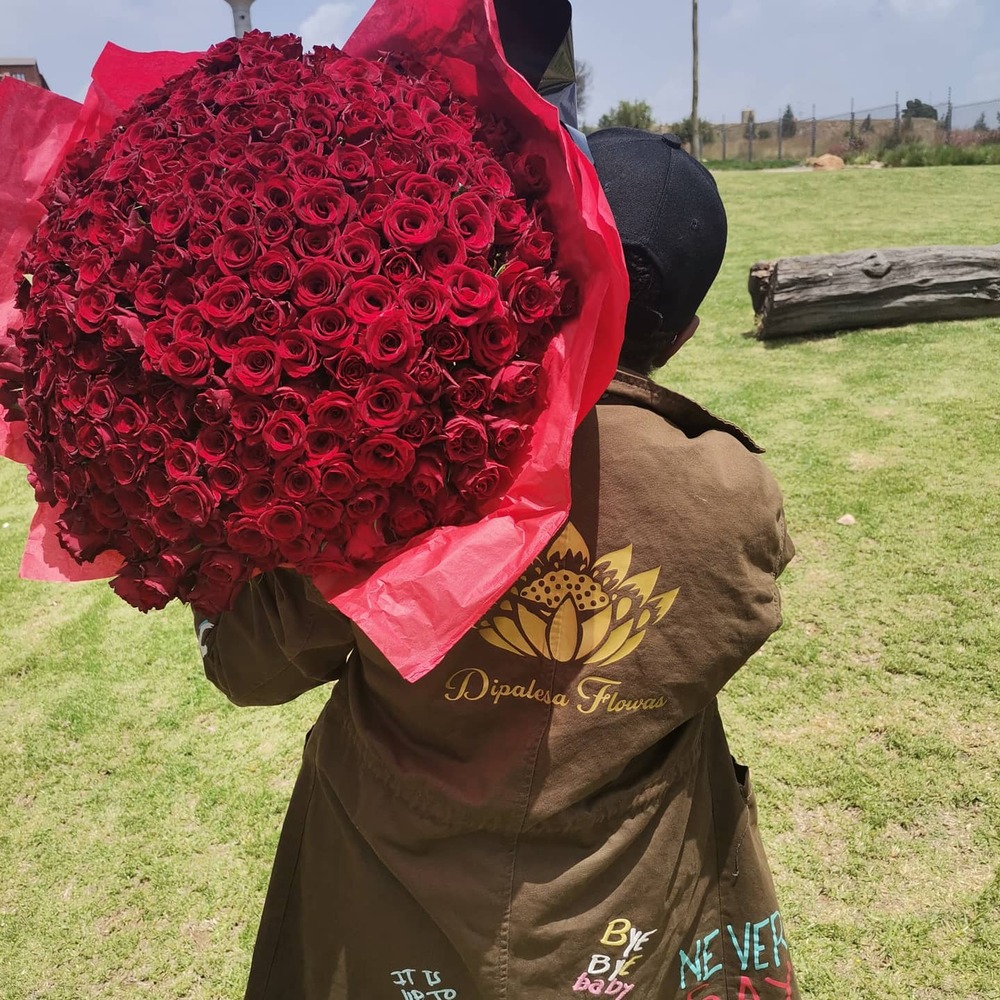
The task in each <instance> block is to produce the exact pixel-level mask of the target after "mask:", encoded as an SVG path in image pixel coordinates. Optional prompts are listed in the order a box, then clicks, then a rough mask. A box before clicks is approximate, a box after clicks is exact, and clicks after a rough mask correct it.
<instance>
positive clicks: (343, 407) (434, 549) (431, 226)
mask: <svg viewBox="0 0 1000 1000" xmlns="http://www.w3.org/2000/svg"><path fill="white" fill-rule="evenodd" d="M468 4H469V0H449V2H448V3H447V4H444V7H447V8H448V9H438V8H437V7H435V8H434V10H427V11H414V10H410V9H409V8H408V9H407V10H406V12H405V15H404V14H403V12H402V11H401V9H398V8H397V7H394V5H393V2H392V0H380V2H379V3H376V4H375V6H374V7H373V8H372V11H371V12H370V13H369V15H368V16H367V17H366V19H365V21H364V22H363V23H362V25H361V27H360V28H359V29H358V31H357V32H356V34H355V36H354V37H352V39H351V42H350V43H349V45H348V46H347V49H348V52H349V54H346V53H345V52H341V51H339V50H337V49H334V48H331V47H319V48H317V49H316V50H314V51H313V52H312V53H308V54H303V52H302V48H301V43H300V41H299V39H297V38H295V37H294V36H282V37H278V38H274V37H270V36H267V35H264V34H262V33H259V32H253V33H250V34H248V35H246V36H244V38H243V39H242V40H240V41H236V40H231V41H229V42H226V43H223V44H222V45H219V46H216V47H215V48H213V49H212V50H210V51H209V52H208V53H207V54H204V55H201V56H197V55H192V56H184V55H182V54H171V53H162V54H154V55H155V58H154V57H145V56H143V57H140V56H138V55H137V56H131V55H130V54H127V53H124V52H123V50H113V49H110V50H109V52H107V53H106V54H105V56H104V57H102V61H109V64H108V65H106V66H105V67H104V68H103V69H102V67H101V64H99V66H98V68H97V69H96V70H95V86H94V88H92V91H91V94H90V95H89V96H88V101H87V103H86V104H85V106H84V108H83V109H82V111H81V113H80V114H79V116H78V117H77V119H76V120H75V121H73V120H71V115H70V114H69V113H68V112H67V111H66V109H65V108H64V107H63V105H62V104H57V105H54V109H48V111H47V113H46V114H45V115H42V114H39V115H38V116H37V117H36V118H35V119H34V120H33V127H34V128H35V129H36V131H37V132H38V133H39V135H38V136H37V137H35V139H34V143H35V147H34V149H33V151H32V152H31V154H30V155H29V154H26V155H24V156H23V157H22V160H21V161H20V166H19V168H18V169H19V170H20V174H16V172H14V171H13V169H11V179H12V181H13V182H14V187H15V188H16V187H17V185H18V184H20V189H21V190H22V191H23V192H24V197H25V203H26V204H28V203H30V204H31V205H32V206H38V207H37V208H36V207H32V209H31V211H22V212H21V215H20V216H18V214H17V212H16V211H15V212H13V213H12V212H10V211H5V206H4V205H2V204H0V279H2V278H3V272H4V269H5V268H8V269H9V268H11V267H13V266H14V265H15V263H16V273H15V277H17V278H19V283H18V286H17V294H16V301H15V303H14V305H15V306H16V307H17V308H16V310H15V311H14V312H13V315H11V316H10V320H12V321H9V322H8V324H7V325H8V332H7V334H6V335H4V333H3V330H2V327H3V326H4V323H3V320H4V318H5V317H4V312H5V307H4V303H3V301H0V418H3V417H5V419H6V423H4V421H3V420H2V419H0V453H5V454H8V455H10V456H11V457H15V458H18V459H19V460H25V461H27V464H28V465H29V480H30V482H31V483H32V485H33V487H34V489H35V494H36V498H37V500H38V502H39V512H38V515H37V516H36V521H35V525H34V526H33V529H32V535H31V537H30V538H29V545H28V548H27V550H26V558H25V566H24V567H23V568H22V572H25V571H27V575H34V576H42V577H46V576H47V577H49V578H54V577H58V578H62V579H71V578H86V577H96V576H111V575H113V576H114V579H113V581H112V586H113V587H114V589H115V590H116V591H117V592H118V593H119V594H120V595H121V596H122V597H123V598H125V599H126V600H128V601H129V602H130V603H132V604H134V605H135V606H137V607H140V608H142V609H143V610H148V609H150V608H154V607H161V606H163V605H164V604H165V603H167V602H168V601H169V600H170V599H171V598H173V597H179V598H181V599H182V600H185V601H190V602H192V603H195V604H197V605H198V606H199V607H202V608H204V609H205V610H207V611H209V612H217V611H220V610H223V609H225V608H226V607H228V606H229V605H230V604H231V602H232V600H233V598H234V596H235V594H236V593H237V591H238V589H239V588H240V586H241V585H242V584H243V583H244V582H245V581H246V580H247V579H248V578H249V577H251V576H252V575H254V574H255V573H258V572H262V571H266V570H268V569H270V568H273V567H275V566H278V565H289V566H293V567H295V568H297V569H299V570H300V571H302V572H304V573H306V574H308V575H309V576H310V577H312V579H313V580H314V581H315V582H316V583H317V585H318V586H319V587H320V589H321V590H322V591H323V593H324V594H325V595H326V596H327V597H328V599H330V600H333V601H336V603H337V604H338V606H340V607H341V608H342V609H343V610H344V611H345V612H347V613H348V614H349V615H350V616H351V617H352V618H353V619H354V620H355V621H356V622H358V623H359V624H360V625H361V626H362V627H363V628H366V630H367V631H368V632H369V634H370V635H371V636H372V637H373V639H374V640H375V641H376V642H377V643H378V644H379V645H381V646H382V648H383V650H384V651H385V652H386V653H387V655H389V656H390V658H391V659H393V661H394V662H396V664H397V666H399V667H400V668H401V669H402V670H403V672H404V673H406V674H407V675H408V676H411V679H415V676H419V674H420V673H422V672H424V671H425V670H426V669H427V666H428V665H429V664H428V661H430V663H432V662H433V657H435V655H436V652H443V651H444V650H445V649H447V648H448V646H449V645H450V644H451V643H452V642H453V641H454V640H455V639H456V638H457V637H458V635H459V634H461V632H462V631H464V629H465V628H467V627H468V626H469V624H470V623H471V622H472V621H473V620H474V619H475V618H476V616H478V615H479V614H480V613H481V611H482V610H483V608H484V607H486V606H488V604H489V603H491V602H492V600H493V599H494V598H495V597H496V596H497V594H498V593H499V592H501V591H502V590H503V589H504V588H505V587H506V586H507V585H508V584H509V581H510V580H511V579H513V578H515V577H516V576H517V574H518V573H519V572H520V571H521V570H522V569H523V567H524V565H526V564H527V562H529V561H530V559H531V558H532V557H533V556H534V554H535V553H536V552H537V550H538V549H539V548H540V547H541V546H542V545H543V544H544V543H545V542H546V541H547V540H548V538H549V537H550V536H551V534H552V533H553V531H554V530H555V529H556V528H557V527H558V524H559V522H560V521H561V519H562V517H563V516H564V515H565V509H566V505H567V502H568V482H567V475H566V473H567V466H568V448H569V440H570V436H571V432H572V425H573V423H575V419H576V418H577V417H578V415H579V414H580V413H581V411H584V410H585V409H586V408H587V407H589V405H590V404H591V403H592V402H593V401H594V399H596V396H597V394H599V392H600V391H601V389H602V388H603V386H604V385H605V384H606V382H607V379H608V378H609V377H610V373H611V370H612V369H613V363H614V357H615V356H616V354H617V337H620V326H619V324H620V319H621V316H620V314H621V312H622V311H623V304H624V280H623V277H624V276H623V272H622V268H621V263H620V254H619V253H618V247H617V245H616V243H615V240H614V233H613V229H612V227H611V226H610V225H609V222H608V217H607V211H606V205H603V203H602V202H600V201H599V199H600V191H599V187H598V186H597V184H596V179H595V178H594V177H593V175H592V173H591V174H589V175H588V174H587V173H586V170H588V169H589V167H585V166H583V165H582V162H581V161H582V158H581V157H579V154H578V153H577V151H576V150H575V148H574V147H573V146H572V143H571V142H569V141H568V140H567V139H566V138H565V137H561V138H558V131H555V130H554V128H553V125H552V124H550V123H548V122H546V121H543V120H542V118H543V116H542V115H540V114H538V112H537V110H536V112H535V113H534V114H527V115H526V114H525V110H526V106H527V105H529V104H530V102H531V101H535V100H537V99H536V98H535V95H533V94H530V92H529V93H527V94H526V93H525V92H524V88H525V87H526V85H525V84H524V81H523V80H521V78H520V77H517V76H516V74H512V73H511V71H510V70H509V67H507V66H506V64H505V63H504V62H503V60H502V57H500V55H499V52H498V50H497V47H496V26H495V22H494V21H493V20H492V8H491V5H490V4H488V3H485V4H484V3H482V2H481V0H472V3H471V10H465V11H464V14H465V15H466V17H465V20H464V21H462V19H459V18H457V16H456V15H457V14H458V13H459V11H458V8H464V7H465V6H467V5H468ZM452 8H455V9H452ZM460 22H461V23H463V24H464V25H465V27H464V28H462V30H461V31H459V30H458V28H455V27H453V26H454V25H456V24H459V23H460ZM470 25H471V27H472V31H471V33H470V30H469V26H470ZM387 51H397V52H401V53H407V52H418V53H420V55H421V57H422V58H423V57H424V56H427V58H423V61H422V62H418V61H416V60H415V59H414V58H413V56H411V55H405V54H404V55H400V56H393V55H386V54H385V53H386V52H387ZM111 63H114V65H111ZM178 70H180V73H179V75H177V73H178ZM142 80H146V81H147V84H146V85H145V86H142V85H141V81H142ZM164 81H165V82H164ZM157 84H158V85H157ZM3 86H8V85H7V84H4V85H0V87H3ZM6 93H14V92H13V91H11V90H10V89H8V90H2V89H0V97H2V95H3V94H6ZM19 95H20V92H17V93H16V94H15V98H14V103H15V104H16V102H17V100H22V99H23V98H22V97H21V96H19ZM33 99H34V98H33ZM46 100H48V98H46ZM61 100H62V99H56V101H61ZM2 103H3V102H2V100H0V104H2ZM63 103H64V104H67V105H68V104H69V102H63ZM537 107H538V105H536V108H537ZM541 107H546V106H545V105H541ZM53 110H54V111H55V112H56V113H55V114H52V111H53ZM553 114H554V112H553ZM43 120H46V121H48V122H49V123H50V124H49V125H47V126H45V127H43V126H42V124H41V122H42V121H43ZM45 128H48V131H45ZM556 128H557V126H556ZM81 135H82V136H83V137H84V140H85V141H81V142H77V143H75V144H74V142H73V141H72V140H73V139H74V138H78V137H80V136H81ZM553 136H555V137H557V139H558V141H557V142H556V143H553ZM60 146H61V147H62V151H61V152H60V151H59V147H60ZM47 147H52V148H47ZM67 151H68V152H67ZM43 153H44V155H43ZM15 160H16V157H15ZM48 162H51V164H52V166H51V167H50V168H49V170H48V176H49V179H48V183H44V182H45V176H44V172H43V171H41V170H40V166H44V165H45V164H46V163H48ZM2 174H3V168H0V181H3V180H4V178H3V176H2ZM39 175H41V176H39ZM38 181H41V182H43V183H42V184H41V187H37V186H36V182H38ZM8 190H10V188H8ZM32 191H40V192H41V193H40V194H35V195H32V194H31V192H32ZM595 199H596V201H595ZM39 202H40V205H39V204H38V203H39ZM32 213H33V214H32ZM25 219H28V222H27V223H26V221H25ZM11 220H13V221H11ZM35 223H37V225H34V224H35ZM31 226H34V232H33V234H31V236H30V240H27V243H26V245H25V242H26V241H25V237H26V236H27V235H29V232H30V228H31ZM26 229H27V230H28V232H25V230H26ZM8 237H9V238H8ZM4 244H6V249H4ZM22 248H23V252H21V253H20V255H19V256H17V255H16V254H15V251H19V250H22ZM609 250H610V251H611V254H609V253H608V251H609ZM8 273H9V272H8ZM584 279H587V280H586V281H584ZM0 298H2V297H0ZM8 314H9V310H8ZM601 329H604V330H605V331H607V330H610V337H609V338H608V342H607V344H606V345H604V351H603V354H602V355H601V358H602V360H601V363H600V364H597V363H596V362H597V356H598V352H597V351H596V350H595V341H598V337H599V332H600V330H601ZM574 333H575V335H576V339H574ZM616 335H617V337H616ZM605 336H606V337H607V333H606V334H605ZM598 343H599V341H598ZM574 361H575V362H576V363H577V364H580V363H581V362H582V364H583V367H582V368H580V369H578V370H576V371H575V372H574V370H573V369H572V367H571V363H572V362H574ZM5 411H6V412H5ZM54 538H58V541H59V546H60V549H61V550H62V554H60V551H59V550H58V549H56V548H54V547H53V544H52V543H53V539H54ZM67 555H68V556H71V557H72V560H70V559H69V558H67ZM484 557H486V558H485V559H484ZM76 564H81V565H82V569H74V568H73V567H74V566H75V565H76ZM88 567H89V569H88ZM375 568H378V570H379V571H378V573H377V574H375V575H373V572H372V571H373V570H374V569H375ZM456 568H457V571H456ZM436 581H437V582H440V581H444V593H441V591H440V589H439V590H438V591H437V592H435V582H436ZM390 592H391V597H390V598H389V599H390V602H391V604H392V605H393V608H394V609H395V610H398V609H399V608H400V607H406V608H407V610H408V614H407V615H406V616H403V620H401V619H400V617H399V615H398V614H397V615H396V616H395V617H394V619H393V621H392V629H391V634H390V633H389V632H386V630H385V628H384V627H382V626H380V625H378V624H377V622H378V619H379V618H380V617H381V618H384V617H385V616H384V615H380V610H384V606H383V608H382V609H380V607H379V605H380V602H382V601H383V600H384V597H385V595H386V594H387V593H390ZM373 623H374V624H373ZM380 629H381V632H382V633H385V634H384V635H381V634H380ZM431 631H433V633H434V634H435V636H436V638H435V640H434V641H431V642H430V643H429V644H428V641H427V636H428V634H429V633H430V632H431ZM418 636H422V637H423V638H422V641H423V645H424V648H423V649H422V650H414V651H413V652H412V653H411V652H409V650H410V649H412V648H413V644H414V641H415V640H416V641H420V640H419V639H418ZM418 658H419V661H418Z"/></svg>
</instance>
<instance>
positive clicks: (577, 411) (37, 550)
mask: <svg viewBox="0 0 1000 1000" xmlns="http://www.w3.org/2000/svg"><path fill="white" fill-rule="evenodd" d="M344 51H345V52H346V53H348V54H349V55H352V56H359V57H364V58H377V57H378V56H379V54H380V53H382V52H386V51H392V52H395V53H398V54H406V55H413V56H415V57H417V58H419V59H420V60H421V61H422V62H423V63H424V64H425V65H427V66H428V67H429V68H432V69H436V70H437V71H438V72H440V73H441V74H442V75H443V76H445V77H446V78H447V79H448V80H449V81H450V83H451V85H452V87H453V89H454V90H455V92H456V93H457V94H459V95H460V96H462V97H463V98H465V99H466V100H469V101H470V102H472V103H473V104H474V105H476V106H479V107H482V108H485V109H488V110H489V111H491V112H493V113H495V114H497V115H501V116H504V117H506V118H508V119H510V120H511V121H512V123H513V124H514V125H515V126H516V127H517V128H518V129H519V130H520V132H521V134H522V136H523V137H524V147H525V152H529V153H537V154H539V155H541V156H542V157H543V158H544V159H545V162H546V168H547V172H548V176H549V179H550V191H549V195H548V200H549V203H550V206H551V212H552V217H553V224H554V227H555V229H556V232H557V234H558V238H559V243H560V247H561V252H560V256H561V259H562V261H563V263H564V264H565V266H566V267H568V268H569V269H570V270H572V272H573V273H575V274H576V275H577V276H578V278H579V281H580V285H581V292H582V294H581V301H580V310H579V312H578V314H577V315H576V316H575V317H573V318H572V319H571V320H569V321H568V322H566V324H565V325H564V327H563V329H562V330H561V332H560V334H559V336H558V337H556V339H555V340H554V341H553V343H552V344H551V345H550V347H549V349H548V352H547V354H546V356H545V359H544V362H543V368H544V370H545V374H546V384H547V386H548V398H547V402H546V406H545V408H544V409H543V411H542V412H541V413H540V415H539V416H538V418H537V421H536V424H535V427H534V433H533V435H532V439H531V442H530V445H529V451H528V455H527V458H526V461H525V462H524V464H523V466H522V468H521V471H520V473H519V474H518V475H517V477H516V478H515V480H514V481H513V482H512V483H511V485H510V487H509V488H508V490H507V492H506V493H505V495H504V497H503V499H502V501H501V502H500V503H499V504H497V505H496V506H495V508H494V509H493V510H491V511H490V512H489V513H487V514H486V515H484V517H483V518H482V519H480V520H479V521H478V522H476V523H474V524H470V525H462V526H450V527H442V528H438V529H436V530H434V531H432V532H430V533H429V534H427V535H424V536H421V537H419V538H417V539H415V540H414V542H413V543H412V544H411V545H410V546H408V547H407V548H406V549H404V550H403V551H402V552H401V553H400V554H398V555H396V556H395V557H393V558H391V559H390V560H389V561H387V562H385V563H383V564H382V565H381V566H380V567H379V568H378V569H377V570H376V571H375V572H374V573H372V574H371V575H370V576H368V577H367V578H365V579H362V580H357V579H353V580H345V578H344V576H343V575H339V576H335V575H332V574H331V575H329V576H326V577H324V576H323V575H320V576H317V577H315V578H314V581H313V582H314V583H315V584H316V586H317V587H318V588H319V590H320V592H321V593H322V594H323V595H324V597H325V598H326V599H327V600H329V601H330V603H332V604H333V605H335V606H336V607H337V608H339V609H340V610H341V611H342V612H343V613H344V614H345V615H347V616H348V617H349V618H350V619H351V620H352V621H354V622H355V624H356V625H357V626H358V627H359V628H360V629H361V630H362V631H364V632H365V634H366V635H367V636H368V637H369V638H370V639H371V640H372V642H374V643H375V645H376V646H378V647H379V649H380V650H381V651H382V652H383V653H384V655H385V656H386V658H387V659H388V660H389V661H390V662H391V663H392V664H393V665H394V666H395V667H396V668H397V669H398V670H399V672H400V673H401V674H402V675H403V676H404V677H405V678H407V679H408V680H410V681H415V680H417V679H419V678H420V677H422V676H423V675H424V674H426V673H427V672H428V671H429V670H430V669H432V668H433V667H434V665H435V664H436V663H437V662H439V660H440V659H441V658H442V657H443V656H444V654H445V653H446V652H447V651H448V650H449V649H450V648H451V647H452V646H453V645H454V644H455V642H457V641H458V639H459V638H461V636H462V635H463V634H464V633H465V632H466V631H467V630H468V629H469V628H470V627H471V626H472V625H473V624H474V623H475V622H476V621H477V620H478V619H479V618H480V617H481V616H482V614H483V613H484V612H485V611H486V610H487V608H489V607H490V606H491V604H493V603H494V601H496V600H497V598H498V597H499V596H500V595H501V594H502V593H503V592H504V591H505V590H506V589H507V588H508V587H509V586H510V584H511V583H512V582H513V581H514V580H515V579H516V578H517V577H518V576H519V575H520V574H521V573H522V572H523V570H524V569H525V567H526V566H527V565H528V564H529V563H530V562H531V560H532V559H533V558H534V557H535V556H536V555H537V554H538V552H539V551H541V549H542V548H543V547H544V546H545V544H546V543H547V542H548V541H549V540H550V539H551V538H552V537H553V535H554V534H555V533H556V532H557V531H558V530H559V528H560V527H561V526H562V524H563V522H564V521H565V519H566V516H567V514H568V511H569V504H570V488H569V458H570V450H571V445H572V437H573V432H574V430H575V428H576V426H577V424H578V423H579V421H580V420H581V419H582V417H583V416H584V415H585V414H586V413H587V412H588V411H589V410H590V408H591V407H592V406H593V405H594V404H595V403H596V401H597V399H598V397H599V396H600V395H601V393H602V392H603V391H604V389H605V388H606V387H607V385H608V383H609V382H610V380H611V377H612V375H613V373H614V370H615V365H616V362H617V359H618V353H619V349H620V346H621V341H622V334H623V328H624V316H625V308H626V303H627V298H628V282H627V276H626V272H625V267H624V262H623V259H622V252H621V245H620V241H619V239H618V235H617V231H616V229H615V226H614V221H613V219H612V217H611V212H610V209H609V208H608V205H607V203H606V201H605V199H604V196H603V193H602V191H601V188H600V184H599V182H598V180H597V176H596V174H595V173H594V170H593V167H592V166H591V164H590V163H589V162H588V161H587V160H586V158H585V156H584V155H583V154H582V152H581V151H580V150H579V149H578V148H577V146H576V145H575V143H574V142H573V141H572V139H571V138H570V136H569V135H568V134H567V133H566V132H565V130H564V129H562V127H561V125H560V123H559V118H558V113H557V111H556V109H555V108H554V107H552V106H551V105H550V104H548V103H547V102H546V101H545V100H544V99H542V98H541V97H539V95H538V94H537V93H536V92H535V91H534V90H533V89H532V87H531V86H530V85H529V84H528V83H527V82H526V81H525V80H524V79H523V78H522V77H521V76H520V75H519V74H518V73H516V72H515V71H514V70H513V69H511V67H510V66H509V65H508V64H507V63H506V61H505V60H504V57H503V54H502V50H501V46H500V42H499V33H498V30H497V23H496V17H495V14H494V12H493V7H492V2H491V0H439V2H438V3H435V4H433V5H428V4H424V3H414V2H406V0H379V2H376V3H375V4H374V6H373V7H372V8H371V10H370V11H369V13H368V14H367V15H366V17H365V19H364V20H363V21H362V23H361V24H360V25H359V26H358V28H357V29H356V31H355V32H354V34H353V35H352V36H351V38H350V40H349V41H348V42H347V44H346V45H345V46H344ZM200 55H201V53H176V52H156V53H136V52H129V51H127V50H124V49H121V48H118V47H117V46H114V45H109V46H108V47H107V48H106V49H105V50H104V52H103V53H102V55H101V57H100V58H99V60H98V62H97V64H96V66H95V67H94V71H93V84H92V86H91V89H90V91H89V93H88V95H87V98H86V100H85V102H84V104H83V105H82V106H81V105H79V104H77V103H76V102H74V101H70V100H68V99H66V98H62V97H58V96H57V95H54V94H51V93H48V92H46V91H43V90H40V89H38V88H35V87H31V86H29V85H27V84H23V83H20V82H18V81H14V80H11V79H5V80H3V81H2V82H0V142H2V144H3V146H4V148H5V150H7V159H6V160H5V161H4V162H3V163H0V366H2V365H3V364H4V359H5V350H6V349H7V348H8V347H9V346H10V344H11V339H10V336H9V334H8V332H7V329H8V326H9V325H10V324H11V321H12V319H13V318H14V312H15V310H14V290H15V282H14V272H15V264H16V261H17V258H18V255H19V254H20V252H21V250H22V249H23V247H24V246H25V244H26V243H27V241H28V239H29V238H30V236H31V234H32V232H33V230H34V228H35V226H36V225H37V223H38V221H39V220H40V219H41V217H42V215H43V212H44V210H43V208H42V206H41V204H40V203H39V201H38V198H39V196H40V194H41V192H42V191H43V190H44V188H45V186H46V184H47V183H48V182H49V180H50V179H51V178H52V177H53V176H54V175H55V173H56V172H57V170H58V169H59V167H60V165H61V163H62V161H63V159H64V157H65V155H66V153H67V152H68V151H69V149H70V148H71V147H72V145H73V144H74V143H75V142H76V141H78V140H79V139H96V138H98V137H100V136H101V135H103V134H104V133H105V132H107V131H108V130H109V129H110V127H111V126H112V124H113V122H114V120H115V118H117V116H118V115H119V114H120V113H121V112H122V111H124V110H125V109H127V108H128V107H129V106H130V105H131V104H132V103H133V102H134V100H135V99H136V98H137V97H139V96H140V95H141V94H144V93H147V92H148V91H151V90H153V89H155V88H157V87H159V86H160V85H162V83H163V81H164V80H165V79H168V78H169V77H171V76H174V75H176V74H178V73H181V72H183V71H184V70H186V69H188V68H189V67H190V66H191V65H192V64H193V63H194V62H195V61H196V60H197V59H198V58H199V57H200ZM0 418H2V410H0ZM23 431H24V425H23V424H20V423H18V422H13V423H8V422H7V421H5V420H3V419H0V455H3V456H5V457H7V458H10V459H13V460H15V461H18V462H22V463H27V462H28V461H29V460H30V458H31V455H30V453H29V451H28V449H27V448H26V446H25V444H24V441H23ZM58 516H59V509H58V508H55V507H51V506H49V505H47V504H42V505H39V507H38V510H37V513H36V515H35V517H34V520H33V522H32V525H31V529H30V531H29V536H28V540H27V543H26V546H25V552H24V558H23V561H22V564H21V575H22V576H23V577H25V578H28V579H36V580H49V581H61V582H75V581H84V580H96V579H104V578H107V577H110V576H113V575H114V574H115V573H116V572H117V571H118V569H119V568H120V565H121V559H120V558H117V557H115V556H114V555H113V554H112V553H104V554H103V555H101V556H99V557H98V558H97V559H96V560H95V561H94V562H91V563H86V564H83V565H81V564H79V563H77V562H76V561H75V560H74V559H73V558H72V557H71V556H70V554H69V553H68V552H66V551H65V550H64V549H63V548H62V546H61V545H60V543H59V541H58V539H57V536H56V520H57V518H58Z"/></svg>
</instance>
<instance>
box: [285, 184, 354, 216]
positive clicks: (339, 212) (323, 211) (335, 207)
mask: <svg viewBox="0 0 1000 1000" xmlns="http://www.w3.org/2000/svg"><path fill="white" fill-rule="evenodd" d="M293 205H294V209H295V214H296V215H297V216H298V218H299V221H300V222H303V223H305V224H306V225H307V226H327V225H332V226H339V225H340V224H341V223H343V222H345V221H346V220H347V218H348V217H349V215H350V214H351V212H352V211H356V204H355V202H354V199H353V198H351V197H350V196H349V195H348V194H347V192H346V190H345V189H344V185H343V184H341V183H340V181H338V180H334V179H333V178H331V179H329V180H325V181H317V183H315V184H313V185H311V186H309V187H307V188H304V189H302V190H300V191H296V192H295V199H294V202H293Z"/></svg>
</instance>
